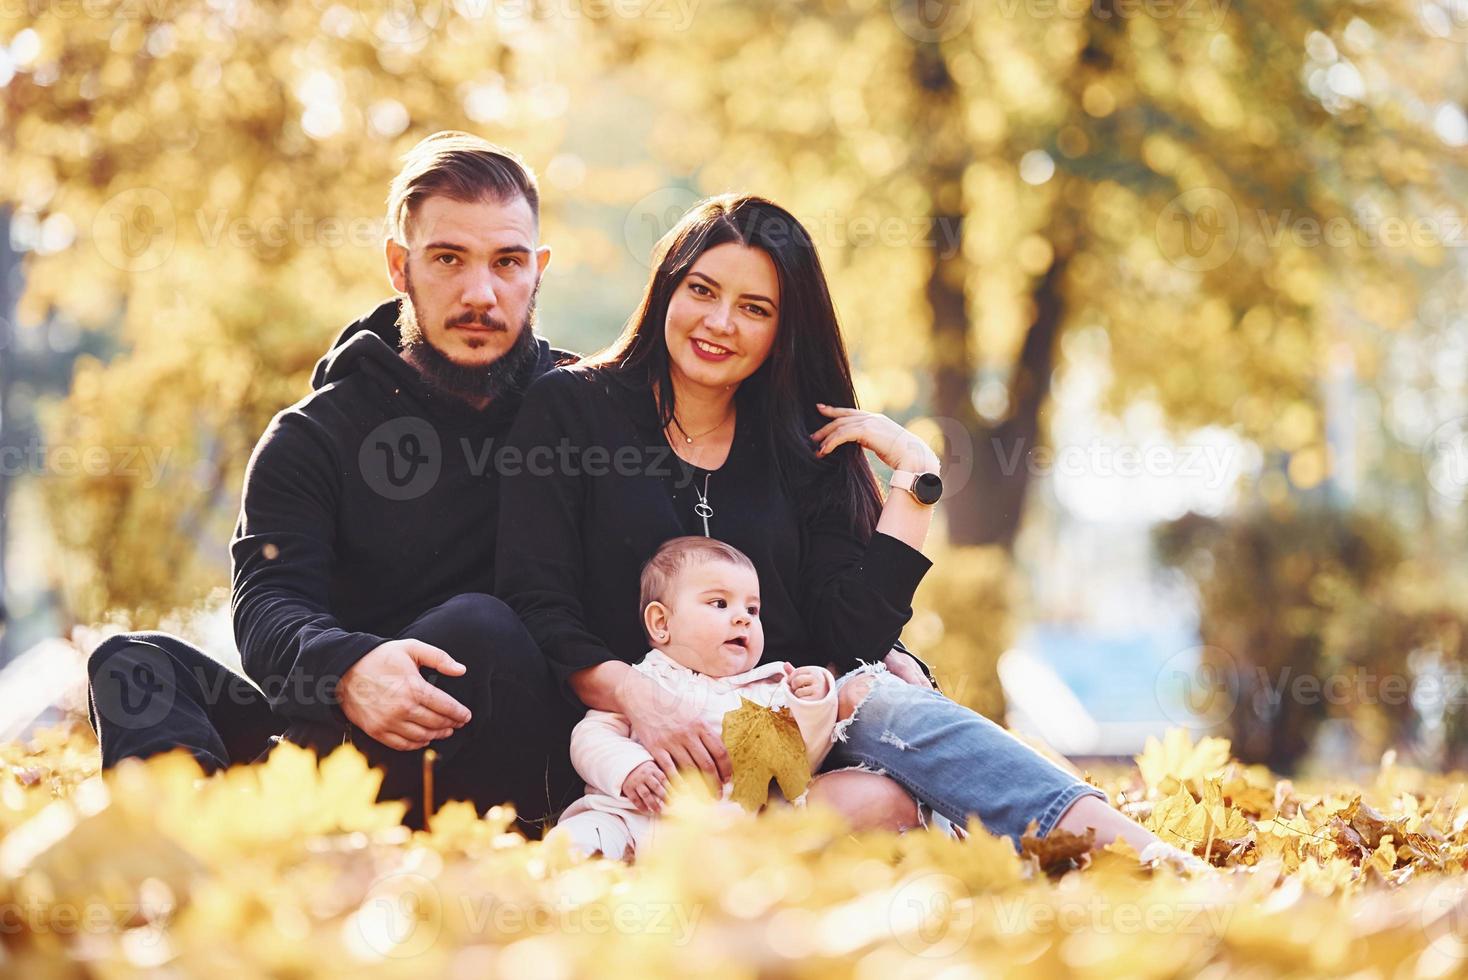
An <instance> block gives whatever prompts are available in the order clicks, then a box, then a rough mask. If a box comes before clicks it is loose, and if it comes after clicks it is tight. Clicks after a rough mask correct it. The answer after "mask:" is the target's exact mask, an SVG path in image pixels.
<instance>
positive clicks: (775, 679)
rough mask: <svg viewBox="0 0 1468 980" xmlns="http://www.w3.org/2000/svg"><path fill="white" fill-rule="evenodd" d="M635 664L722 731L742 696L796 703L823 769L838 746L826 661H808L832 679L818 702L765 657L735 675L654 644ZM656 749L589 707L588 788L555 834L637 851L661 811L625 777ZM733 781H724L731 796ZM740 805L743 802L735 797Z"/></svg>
mask: <svg viewBox="0 0 1468 980" xmlns="http://www.w3.org/2000/svg"><path fill="white" fill-rule="evenodd" d="M633 669H634V670H639V671H641V672H642V673H643V674H646V675H647V676H649V677H652V678H653V679H654V680H656V681H657V682H658V684H659V685H660V686H661V687H662V688H663V690H664V691H665V692H666V696H667V699H668V701H667V705H668V708H669V710H672V709H673V708H674V707H675V706H678V707H681V706H682V705H684V704H687V703H689V702H690V701H691V702H692V703H693V704H694V705H695V706H696V708H697V711H698V714H699V716H700V717H702V718H703V719H704V720H705V721H706V722H708V723H709V724H711V725H712V726H713V727H714V731H716V732H717V731H722V730H723V724H724V715H725V713H727V712H730V711H733V710H735V709H737V708H738V707H739V702H740V699H741V698H744V699H747V700H750V701H753V702H755V703H756V704H760V705H764V706H766V707H773V708H781V707H788V708H789V709H790V712H791V714H793V715H794V716H795V723H796V725H798V726H799V727H800V734H801V737H802V738H803V739H804V740H805V749H806V754H807V756H808V757H809V758H810V769H811V772H812V773H814V772H816V771H817V770H818V769H819V768H820V765H821V763H822V762H823V761H824V760H825V758H826V753H828V752H830V751H831V743H832V740H833V738H834V735H833V732H834V731H835V728H836V679H835V678H834V677H832V676H831V672H830V671H828V670H826V669H825V668H824V667H801V668H798V669H799V670H800V671H807V670H814V671H819V672H820V673H821V674H822V675H823V676H824V678H825V681H826V695H825V697H823V698H821V699H820V700H817V701H806V700H802V699H800V698H797V697H795V695H794V694H793V693H791V691H790V681H789V679H788V678H787V676H786V674H785V665H784V664H783V663H771V664H763V665H762V666H759V667H755V668H754V669H753V670H747V671H745V672H744V673H742V674H735V675H733V676H731V677H709V676H707V675H705V674H700V673H697V672H695V671H692V670H689V669H688V668H687V667H685V666H683V665H682V664H680V663H678V662H677V661H676V660H674V659H673V658H671V657H669V656H667V655H666V654H664V653H662V652H661V651H658V650H650V651H648V654H647V656H646V657H644V658H643V659H642V662H641V663H639V664H634V665H633ZM652 761H653V758H652V755H651V754H649V753H648V751H647V749H645V748H643V747H642V745H641V744H639V743H638V742H636V741H635V740H633V738H632V728H631V726H630V725H629V724H628V722H627V718H626V716H624V715H619V714H616V713H613V712H610V711H596V710H592V711H588V712H587V713H586V717H585V718H583V719H581V721H580V723H578V724H577V725H576V728H575V730H574V731H573V732H572V733H571V764H572V765H574V766H575V767H576V771H577V772H578V773H580V774H581V778H583V779H585V780H586V795H585V796H583V797H581V799H579V800H577V801H576V802H575V803H572V804H571V805H570V806H569V807H567V808H566V811H565V812H564V813H563V814H561V819H560V822H559V823H557V825H556V827H555V829H554V830H552V831H551V836H552V837H559V836H566V837H570V838H571V842H572V846H573V847H575V848H576V849H577V850H579V851H581V852H582V853H583V854H592V853H595V852H597V851H600V852H602V854H604V855H606V856H607V857H609V858H614V859H620V858H623V857H629V856H631V854H632V853H635V852H636V851H637V849H638V848H639V847H641V846H643V845H644V844H646V843H647V841H648V840H649V839H650V837H651V836H652V832H653V829H654V827H655V824H656V818H655V817H654V816H653V815H652V814H648V813H643V812H642V811H640V810H639V809H638V808H637V805H636V804H635V803H633V802H631V801H630V800H628V799H626V798H625V797H623V796H622V784H623V783H624V782H626V781H627V777H628V776H629V775H630V774H631V773H632V770H634V769H636V768H637V767H638V766H640V765H642V764H643V763H644V762H652ZM728 794H729V787H728V786H727V785H726V786H725V787H724V795H725V797H726V798H727V797H728ZM729 805H731V806H735V805H737V804H732V803H731V804H729Z"/></svg>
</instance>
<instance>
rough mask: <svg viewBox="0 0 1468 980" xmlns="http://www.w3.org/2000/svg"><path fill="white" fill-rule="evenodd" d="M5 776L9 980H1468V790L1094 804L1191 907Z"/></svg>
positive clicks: (986, 877) (80, 771)
mask: <svg viewBox="0 0 1468 980" xmlns="http://www.w3.org/2000/svg"><path fill="white" fill-rule="evenodd" d="M0 761H3V763H4V767H5V771H4V773H3V774H0V914H3V919H0V975H9V976H24V977H27V978H44V977H82V976H87V977H93V976H96V977H127V976H141V975H148V976H156V975H165V976H212V977H225V976H228V977H231V978H236V977H265V976H291V977H304V976H342V977H347V976H352V977H358V976H380V977H397V976H401V977H417V976H449V977H464V978H469V977H475V978H478V977H507V978H508V977H516V978H519V977H534V978H538V980H539V978H546V980H555V978H570V977H578V976H590V975H597V976H601V975H625V976H636V977H665V976H666V977H731V978H732V977H746V976H758V975H769V976H789V977H817V976H821V977H825V976H835V977H860V978H872V980H876V978H889V977H908V976H912V977H918V976H923V977H927V976H942V977H952V978H959V977H970V976H973V977H983V976H995V975H1004V976H1068V975H1075V974H1087V975H1098V976H1119V977H1172V976H1197V975H1203V976H1224V975H1234V974H1243V975H1254V976H1274V975H1299V976H1311V975H1349V976H1355V977H1437V976H1457V975H1468V877H1465V873H1464V872H1465V868H1468V806H1465V805H1464V803H1463V801H1462V800H1461V798H1460V796H1461V791H1462V788H1463V782H1462V776H1461V774H1459V775H1458V776H1452V777H1448V776H1436V775H1429V774H1425V773H1422V772H1418V771H1415V770H1411V769H1406V768H1403V767H1398V766H1393V765H1388V766H1385V767H1383V769H1382V770H1381V771H1380V772H1379V773H1377V774H1376V776H1375V778H1374V779H1373V780H1372V781H1371V782H1370V783H1369V784H1363V785H1360V786H1353V785H1330V784H1321V785H1306V784H1304V783H1301V784H1300V785H1298V786H1297V785H1292V784H1291V783H1290V782H1289V781H1284V780H1278V779H1276V778H1275V777H1274V776H1272V775H1271V774H1270V773H1268V772H1267V771H1265V770H1263V769H1261V768H1258V767H1249V766H1243V765H1240V764H1238V763H1237V762H1234V761H1232V760H1231V759H1230V757H1229V747H1228V743H1227V742H1225V741H1223V740H1220V739H1206V738H1205V739H1202V740H1200V741H1198V742H1194V741H1193V740H1192V739H1191V738H1190V737H1189V736H1188V735H1187V734H1186V733H1184V732H1181V731H1174V732H1172V733H1170V734H1169V736H1168V738H1167V739H1166V740H1165V741H1164V742H1162V743H1155V742H1154V743H1149V745H1148V747H1147V750H1146V751H1145V752H1144V753H1143V754H1142V755H1141V756H1139V757H1138V758H1137V765H1136V767H1135V768H1131V769H1127V770H1119V771H1117V772H1116V773H1114V774H1110V775H1108V776H1106V777H1105V778H1102V779H1099V780H1097V782H1098V783H1099V784H1100V785H1102V786H1103V787H1104V788H1105V789H1106V790H1107V792H1108V793H1109V794H1110V795H1111V797H1112V800H1113V802H1114V803H1115V804H1116V805H1118V806H1121V807H1122V808H1124V809H1125V810H1127V812H1129V813H1131V814H1133V815H1134V816H1136V817H1137V818H1138V819H1141V820H1142V821H1143V822H1145V823H1147V824H1148V825H1149V826H1151V827H1152V828H1153V829H1154V830H1156V831H1157V832H1158V833H1160V834H1162V835H1163V836H1164V837H1167V838H1168V839H1170V840H1173V841H1175V842H1178V843H1179V844H1181V845H1182V846H1185V847H1189V848H1191V849H1192V850H1193V851H1194V852H1195V853H1197V854H1199V855H1204V856H1207V857H1208V859H1209V860H1210V861H1211V862H1212V863H1213V864H1214V865H1216V866H1217V868H1218V870H1217V871H1216V872H1215V873H1212V874H1204V875H1200V876H1196V877H1191V878H1185V877H1181V876H1179V875H1176V874H1174V873H1172V872H1170V871H1168V870H1166V869H1156V870H1152V869H1145V868H1142V867H1141V866H1140V865H1138V863H1137V861H1136V858H1135V855H1134V854H1133V853H1131V852H1130V851H1129V850H1128V849H1126V848H1124V847H1116V848H1109V849H1106V850H1104V851H1102V852H1099V853H1098V854H1096V855H1093V856H1091V857H1089V858H1085V857H1082V858H1079V859H1078V858H1077V856H1076V855H1077V854H1078V851H1079V849H1080V848H1079V842H1078V841H1074V840H1069V839H1065V838H1063V837H1056V836H1055V835H1052V837H1051V838H1050V839H1047V840H1045V841H1030V842H1027V845H1026V848H1025V852H1024V853H1023V854H1016V853H1015V851H1014V850H1013V848H1012V847H1011V846H1010V844H1009V843H1008V842H1007V841H1005V840H1002V839H997V838H994V837H991V836H989V835H988V834H986V833H984V832H983V831H982V829H981V828H979V827H978V826H977V825H975V826H973V827H972V828H971V829H970V830H971V832H970V836H969V837H968V839H967V840H963V841H958V840H954V839H950V838H948V837H945V836H941V835H939V834H936V833H927V832H923V833H912V834H907V835H905V836H902V837H898V836H894V835H885V834H874V835H862V836H854V835H851V834H847V833H844V832H842V830H841V829H840V826H839V823H838V822H837V821H836V820H835V818H834V817H832V816H831V815H829V814H825V813H821V812H814V811H805V810H797V809H792V808H784V809H781V810H779V811H775V812H767V813H766V814H765V815H764V816H762V817H760V818H758V819H756V818H753V817H749V816H747V815H744V814H742V813H738V812H731V809H730V808H727V807H714V806H711V805H709V804H708V803H707V802H706V801H705V800H704V799H700V798H699V797H698V794H696V793H694V792H691V791H690V792H686V793H684V794H683V795H682V796H680V797H679V798H678V799H677V800H676V801H675V805H674V807H673V814H672V816H671V817H670V818H669V821H668V823H667V824H666V826H665V832H664V834H663V836H662V837H661V838H660V840H659V842H658V844H659V846H658V847H656V848H652V849H649V850H648V852H647V853H646V854H644V855H642V857H641V858H640V860H639V862H638V864H637V865H636V866H635V867H627V866H624V865H621V864H615V863H611V862H605V861H600V860H592V861H586V862H580V861H576V860H573V859H571V858H570V857H569V856H568V855H567V854H565V853H563V852H561V851H559V850H558V849H556V848H555V847H553V846H550V845H544V844H541V843H538V842H535V843H531V842H527V841H525V840H524V839H523V838H521V837H519V836H518V835H516V834H513V833H510V832H508V831H507V829H506V828H507V827H508V825H509V816H508V814H505V813H501V812H498V811H494V812H491V813H490V814H488V815H486V816H485V817H483V818H480V817H478V816H476V814H475V813H474V812H473V810H472V808H470V807H468V806H467V805H463V804H457V805H456V804H452V803H451V804H447V805H445V806H444V807H443V808H442V809H440V810H439V812H438V813H437V815H436V816H435V818H434V820H433V821H432V826H431V831H429V832H421V831H420V832H410V831H408V830H407V829H406V828H404V827H402V826H401V824H400V819H401V815H402V805H401V804H378V803H375V802H374V799H375V795H376V788H377V777H376V774H375V773H374V772H373V771H371V770H369V769H367V768H366V767H365V766H364V764H363V762H362V758H361V756H360V755H357V754H356V753H355V751H353V750H351V749H350V748H348V749H344V750H340V751H338V752H337V753H335V754H334V755H332V756H331V757H330V758H328V759H326V760H325V761H323V762H321V763H320V764H319V765H318V763H317V761H316V760H315V758H314V756H312V755H311V754H309V753H308V752H305V751H303V750H299V749H296V748H295V747H293V746H290V745H283V746H281V747H280V748H278V749H277V750H276V751H275V753H274V754H273V755H272V756H271V758H270V760H269V761H268V762H267V763H265V764H263V765H260V766H253V767H237V768H235V769H233V770H230V771H228V772H226V773H222V774H219V775H216V776H214V777H213V778H209V779H204V778H202V776H201V775H200V772H199V770H198V768H197V767H196V766H195V764H194V763H193V761H192V760H191V759H189V758H188V757H187V756H184V755H182V754H175V755H170V756H165V757H160V758H157V759H153V760H150V761H148V762H146V763H130V764H127V765H124V766H122V767H120V768H119V769H118V770H117V771H116V772H115V773H109V774H108V776H107V777H105V778H102V777H99V776H98V775H97V757H96V746H95V744H94V743H92V741H91V739H90V736H89V734H85V733H83V732H78V731H75V730H70V731H69V730H66V729H54V730H48V731H46V732H43V733H41V734H40V735H39V736H37V737H36V738H35V739H33V740H32V741H31V742H30V743H28V744H25V745H20V744H11V745H7V746H0Z"/></svg>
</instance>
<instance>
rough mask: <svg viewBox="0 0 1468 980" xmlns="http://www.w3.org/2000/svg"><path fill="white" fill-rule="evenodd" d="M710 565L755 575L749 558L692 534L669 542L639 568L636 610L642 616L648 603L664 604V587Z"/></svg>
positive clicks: (720, 542) (665, 593)
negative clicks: (679, 576)
mask: <svg viewBox="0 0 1468 980" xmlns="http://www.w3.org/2000/svg"><path fill="white" fill-rule="evenodd" d="M711 561H725V562H728V563H729V564H731V565H738V566H739V567H741V568H747V569H749V570H750V571H751V572H754V571H755V567H754V562H752V561H750V560H749V556H748V555H746V554H745V553H744V552H742V551H740V550H739V549H738V548H736V547H734V546H733V545H732V544H725V543H724V542H722V541H717V540H715V539H713V538H705V537H701V536H699V535H696V534H690V535H685V536H684V537H681V538H670V539H669V540H667V541H664V542H663V544H662V547H660V548H658V550H657V552H656V553H654V554H653V556H652V557H651V558H649V559H648V560H647V564H645V565H643V566H642V597H641V598H640V599H639V600H638V603H637V608H638V609H639V610H640V611H642V612H646V611H647V605H648V603H650V602H654V601H658V602H665V601H666V600H667V596H668V587H669V586H670V585H672V583H673V579H674V578H675V577H676V576H677V574H678V573H679V572H681V571H683V570H684V569H685V568H691V567H692V566H694V565H702V564H705V563H707V562H711Z"/></svg>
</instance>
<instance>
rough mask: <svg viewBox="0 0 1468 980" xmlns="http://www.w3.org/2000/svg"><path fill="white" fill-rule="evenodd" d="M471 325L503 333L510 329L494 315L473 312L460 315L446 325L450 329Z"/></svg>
mask: <svg viewBox="0 0 1468 980" xmlns="http://www.w3.org/2000/svg"><path fill="white" fill-rule="evenodd" d="M470 324H475V325H477V326H481V327H486V328H488V329H490V330H498V331H500V332H501V333H503V332H506V331H508V330H509V329H510V327H509V325H508V324H507V323H505V322H504V321H503V320H497V319H495V317H494V315H493V314H491V313H487V312H485V313H476V312H475V311H473V310H470V311H468V312H467V313H460V314H459V315H458V316H456V317H454V318H453V319H452V320H449V321H447V322H446V324H445V325H446V326H450V327H467V326H469V325H470Z"/></svg>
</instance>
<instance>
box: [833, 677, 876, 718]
mask: <svg viewBox="0 0 1468 980" xmlns="http://www.w3.org/2000/svg"><path fill="white" fill-rule="evenodd" d="M873 683H875V682H874V680H873V679H872V676H871V675H870V674H865V675H863V676H861V677H856V678H853V679H851V680H849V681H847V682H846V683H845V684H843V685H841V693H840V694H839V695H838V696H837V698H836V719H837V720H838V721H849V720H851V719H852V718H853V717H855V716H856V709H858V708H860V707H861V705H862V702H863V701H865V700H866V699H867V695H869V694H871V693H872V684H873Z"/></svg>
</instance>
